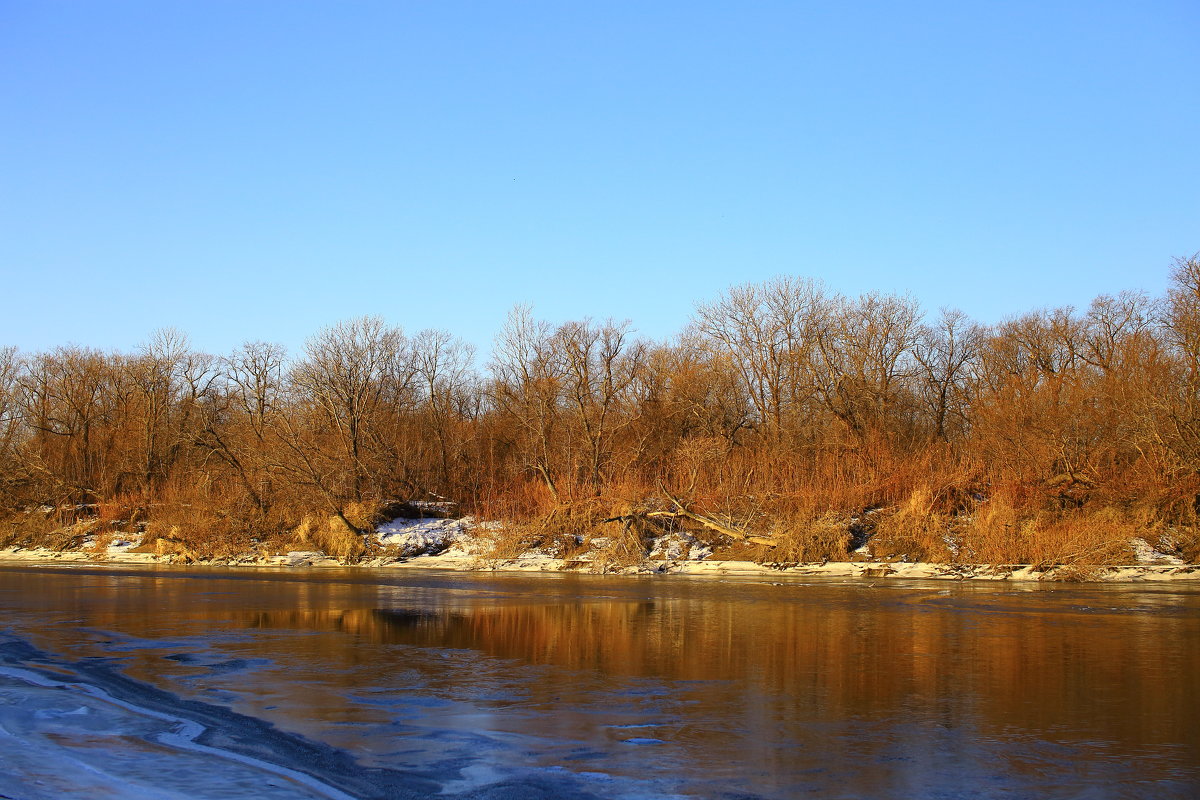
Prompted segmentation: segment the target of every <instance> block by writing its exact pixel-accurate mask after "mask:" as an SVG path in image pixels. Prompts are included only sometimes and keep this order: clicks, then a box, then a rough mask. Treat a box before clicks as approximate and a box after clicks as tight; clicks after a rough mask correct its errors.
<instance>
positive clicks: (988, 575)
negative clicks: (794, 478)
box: [0, 548, 1200, 583]
mask: <svg viewBox="0 0 1200 800" xmlns="http://www.w3.org/2000/svg"><path fill="white" fill-rule="evenodd" d="M3 563H8V564H28V565H38V564H45V565H59V564H96V565H98V564H110V565H153V564H196V565H201V566H218V567H275V568H279V569H308V568H323V567H347V566H351V567H367V568H372V569H397V570H403V569H434V570H446V571H450V572H523V573H529V572H585V573H587V572H596V570H595V569H593V567H592V565H591V564H590V563H588V562H586V561H581V560H579V559H564V558H554V557H551V556H547V555H544V554H541V553H536V552H533V553H525V554H522V555H519V556H517V557H515V558H505V559H497V558H485V557H482V556H480V555H478V554H472V553H468V552H464V551H463V550H450V551H447V552H442V553H437V554H421V555H415V556H411V557H398V558H397V557H394V556H379V557H375V558H368V559H363V560H361V561H358V562H356V563H354V564H347V563H345V562H343V561H339V560H337V559H334V558H331V557H329V556H328V555H326V554H325V553H322V552H319V551H292V552H289V553H285V554H280V555H255V554H246V555H243V556H239V557H234V558H222V559H202V560H185V559H181V558H180V557H179V556H178V555H175V554H168V555H158V554H155V553H147V552H133V551H131V549H129V548H118V549H115V551H114V552H101V553H97V552H94V551H92V552H88V551H84V550H63V551H54V550H49V549H46V548H8V549H4V550H0V564H3ZM605 573H606V574H618V575H688V576H696V577H716V578H720V577H726V576H760V577H767V576H789V577H800V576H803V577H811V578H831V579H850V578H854V579H862V580H869V581H877V580H905V579H909V580H953V581H964V580H971V581H1061V582H1103V583H1119V582H1169V581H1200V566H1197V565H1190V564H1163V563H1158V564H1129V565H1120V566H1086V565H1053V566H1047V567H1038V566H1035V565H1029V564H1000V565H992V564H931V563H928V562H884V561H830V562H825V563H817V562H814V563H809V564H787V565H782V564H759V563H756V562H753V561H741V560H725V559H711V558H710V559H705V560H660V561H653V560H646V561H642V562H640V563H637V564H632V565H628V566H622V567H616V566H614V567H610V568H608V569H606V570H605Z"/></svg>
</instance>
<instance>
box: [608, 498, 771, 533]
mask: <svg viewBox="0 0 1200 800" xmlns="http://www.w3.org/2000/svg"><path fill="white" fill-rule="evenodd" d="M658 488H659V490H660V491H662V493H663V495H665V496H666V498H667V499H668V500H670V501H671V505H673V506H675V510H674V511H646V512H635V513H632V514H623V515H621V516H617V517H609V518H608V519H606V520H602V521H603V522H621V523H623V524H624V526H625V528H626V529H628V528H629V527H630V526H631V525H632V524H633V523H634V522H648V521H652V520H655V519H680V518H683V519H687V520H691V521H692V522H695V523H696V524H698V525H702V526H704V527H705V528H708V529H709V530H711V531H716V532H717V533H720V534H723V535H725V536H728V537H729V538H731V539H734V540H736V541H739V542H750V543H751V544H762V545H766V546H767V547H774V546H775V545H776V544H778V542H776V541H775V540H774V539H771V538H769V537H766V536H758V535H756V534H752V533H747V532H746V531H744V530H741V529H740V528H735V527H733V526H732V525H729V524H727V523H724V522H721V521H720V520H718V519H715V518H713V517H710V516H708V515H706V514H698V513H696V512H695V511H690V510H688V508H687V506H685V505H684V504H683V502H682V501H680V499H679V498H678V497H676V496H675V495H673V494H671V493H670V492H669V491H667V488H666V487H665V486H663V485H662V484H659V487H658Z"/></svg>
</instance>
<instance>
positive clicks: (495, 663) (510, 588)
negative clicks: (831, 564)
mask: <svg viewBox="0 0 1200 800" xmlns="http://www.w3.org/2000/svg"><path fill="white" fill-rule="evenodd" d="M0 592H2V597H3V600H4V603H5V608H6V609H9V611H10V617H11V620H12V622H13V624H14V626H17V627H25V628H27V629H28V631H29V632H30V633H31V635H32V636H33V637H35V638H37V639H38V640H39V644H41V645H42V646H43V647H46V648H47V649H50V650H56V651H59V652H70V653H72V654H73V655H74V656H75V657H78V656H80V655H103V656H107V657H113V656H117V657H120V658H123V659H126V660H125V662H124V669H125V671H126V672H127V673H128V674H130V675H131V676H133V677H137V678H139V679H142V680H147V681H152V682H156V683H159V684H160V685H164V686H166V687H168V688H171V690H172V691H178V692H180V693H183V694H189V693H190V694H192V695H193V696H201V695H204V696H207V697H208V698H209V699H216V700H217V701H219V702H223V703H226V704H229V705H231V706H233V707H234V708H235V710H238V711H241V712H243V713H251V714H254V715H256V716H261V717H264V718H267V719H269V720H271V721H274V722H276V723H277V724H279V725H280V726H281V727H285V728H288V729H291V730H295V731H297V732H301V733H304V734H305V735H308V736H312V737H314V738H319V739H322V740H324V741H327V742H330V743H332V744H335V745H337V746H340V747H346V748H348V749H351V750H353V751H354V752H355V753H356V754H357V755H358V756H359V757H360V758H362V759H363V760H364V761H365V762H368V763H375V764H385V765H386V764H396V763H397V762H399V761H405V762H407V763H406V764H405V765H406V766H408V765H411V763H412V762H419V761H420V760H422V759H424V760H427V761H428V760H432V761H438V760H439V759H440V760H441V761H443V762H446V763H449V762H451V761H453V762H454V763H456V764H457V763H460V762H463V763H465V761H466V760H469V759H470V758H477V757H497V758H499V757H503V758H506V759H516V760H517V761H520V762H522V763H525V764H527V765H535V766H541V767H547V766H566V767H568V768H570V769H572V770H575V771H577V772H578V771H588V770H591V771H601V772H605V773H608V774H622V775H629V776H636V775H638V774H641V773H643V772H646V773H656V772H657V773H661V772H664V771H666V772H669V773H670V774H671V776H672V777H671V783H670V787H669V788H671V789H672V790H676V791H681V792H689V793H695V794H699V795H702V796H720V794H721V792H732V791H735V790H738V791H747V790H752V794H753V795H757V796H764V797H790V796H795V795H797V794H800V793H802V792H809V791H816V792H819V793H820V792H825V793H829V792H833V793H834V796H849V797H854V796H863V797H872V796H922V795H931V796H932V795H934V794H936V793H938V792H946V791H958V792H963V793H967V794H971V795H973V796H983V797H987V796H1013V794H1016V795H1017V796H1023V794H1024V793H1029V794H1036V795H1040V796H1056V795H1057V796H1075V795H1076V793H1077V792H1078V790H1079V788H1080V787H1090V788H1089V789H1088V792H1087V793H1088V794H1089V796H1092V795H1094V796H1135V797H1171V796H1179V797H1185V796H1192V795H1193V794H1194V793H1195V791H1196V790H1197V788H1200V782H1198V771H1197V765H1198V764H1200V731H1198V728H1197V725H1196V723H1195V720H1196V719H1198V718H1200V693H1197V692H1196V691H1195V690H1194V675H1195V671H1196V668H1197V666H1200V596H1198V595H1197V593H1196V592H1195V591H1194V590H1188V589H1154V590H1143V591H1129V590H1120V589H1114V588H1112V587H1097V588H1078V589H1060V590H1054V591H1033V592H1030V591H1019V590H1017V589H1015V588H1010V587H1002V588H996V587H991V586H989V587H973V586H961V587H960V586H955V587H952V588H949V589H948V588H946V586H945V585H944V584H936V585H930V586H921V585H916V584H888V585H885V586H880V587H874V588H869V587H867V586H864V585H862V584H849V585H830V584H823V585H815V586H814V585H800V584H787V583H784V584H783V585H770V584H762V583H742V584H736V583H735V584H723V585H719V584H715V583H712V582H707V583H705V582H700V581H684V580H679V581H671V580H668V581H663V580H657V581H654V580H651V581H647V580H612V579H595V580H592V579H587V578H586V577H582V576H581V577H579V578H567V579H562V578H559V577H557V576H556V577H553V578H549V577H545V576H537V577H534V578H524V577H512V578H502V577H472V576H465V577H453V578H447V577H444V576H421V575H414V574H408V575H401V576H396V575H394V574H388V575H386V576H384V575H378V576H365V575H364V574H363V573H354V574H350V573H345V574H342V573H328V574H326V575H325V576H324V577H323V578H320V579H315V580H295V579H292V578H287V579H285V578H281V577H279V576H278V574H257V575H256V574H250V573H243V574H241V575H239V576H231V575H222V574H204V573H168V574H156V575H144V574H88V573H86V572H77V573H76V574H64V573H53V572H21V571H3V572H0ZM35 622H36V624H35ZM80 631H87V632H90V633H88V634H87V635H86V636H84V637H82V640H81V637H80ZM639 742H641V743H643V744H638V743H639ZM657 742H661V744H657ZM489 753H490V754H491V755H490V756H489V755H488V754H489ZM602 794H603V792H602ZM613 796H615V795H613Z"/></svg>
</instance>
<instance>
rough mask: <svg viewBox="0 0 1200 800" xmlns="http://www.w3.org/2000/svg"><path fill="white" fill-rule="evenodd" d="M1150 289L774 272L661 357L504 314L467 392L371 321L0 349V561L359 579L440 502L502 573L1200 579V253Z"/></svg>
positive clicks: (618, 331)
mask: <svg viewBox="0 0 1200 800" xmlns="http://www.w3.org/2000/svg"><path fill="white" fill-rule="evenodd" d="M1171 277H1172V283H1171V289H1170V291H1169V292H1168V293H1167V295H1166V296H1165V297H1163V298H1159V299H1154V298H1150V297H1147V296H1145V295H1143V294H1140V293H1136V292H1126V293H1122V294H1120V295H1117V296H1103V297H1100V298H1097V299H1096V300H1095V301H1094V302H1093V303H1092V304H1091V306H1089V307H1088V308H1087V309H1086V310H1083V311H1076V310H1074V309H1071V308H1055V309H1043V310H1038V311H1033V312H1030V313H1026V314H1024V315H1021V316H1016V317H1012V318H1010V319H1008V320H1006V321H1005V322H1003V323H1001V324H999V325H995V326H983V325H979V324H976V323H973V322H971V321H970V320H968V319H967V318H966V317H965V316H964V315H963V314H961V313H959V312H955V311H944V312H942V313H941V314H940V315H938V316H937V317H936V318H935V319H933V320H932V321H926V320H925V319H924V316H923V314H922V312H921V310H920V308H919V307H918V305H917V303H916V302H915V301H914V300H912V299H911V298H908V297H897V296H888V295H878V294H867V295H864V296H862V297H859V298H847V297H842V296H840V295H837V294H834V293H831V292H829V291H827V290H826V289H824V288H823V287H822V286H821V285H820V284H818V283H816V282H813V281H808V280H802V279H795V278H779V279H776V280H773V281H769V282H766V283H762V284H751V285H746V286H741V287H737V288H733V289H730V290H729V291H727V292H725V293H724V294H722V295H721V296H720V297H718V298H717V299H716V300H714V301H713V302H710V303H705V304H702V305H700V306H699V307H698V309H697V312H696V315H695V319H694V320H693V322H692V324H691V325H690V326H689V327H688V328H687V329H686V330H685V331H684V332H683V333H682V334H681V335H680V336H679V337H678V338H677V339H675V340H674V341H671V342H649V341H644V340H641V339H637V338H635V337H634V336H633V333H632V331H631V329H630V327H629V325H628V323H617V322H612V321H606V322H597V321H594V320H590V319H585V320H581V321H573V322H567V323H563V324H561V325H553V324H550V323H547V322H543V321H538V320H536V319H535V318H534V317H533V315H532V314H531V312H530V311H529V310H528V309H526V308H518V309H516V310H515V311H514V312H513V314H512V315H511V316H510V318H509V320H508V322H507V324H506V325H505V327H504V329H503V330H502V331H501V333H500V335H499V336H498V337H497V340H496V347H495V350H494V352H493V354H492V358H491V362H490V364H489V366H488V370H487V372H486V373H481V372H477V371H476V370H475V368H474V367H473V354H472V352H471V351H470V348H469V347H468V346H466V345H465V344H463V343H462V342H460V341H458V340H456V339H455V338H454V337H452V336H451V335H450V334H447V333H445V332H441V331H424V332H421V333H418V334H417V335H415V336H412V337H408V336H405V335H404V334H403V333H402V331H401V330H400V329H398V328H393V327H389V326H388V325H387V324H385V323H384V322H383V321H382V320H379V319H375V318H363V319H358V320H354V321H350V322H346V323H342V324H339V325H336V326H334V327H332V328H328V329H326V330H323V331H320V332H319V333H317V334H316V335H315V336H314V337H313V338H312V339H311V340H310V341H309V342H308V344H307V346H306V347H305V349H304V352H303V353H301V354H300V355H299V357H298V358H296V359H294V360H289V359H288V357H287V356H286V354H285V353H284V351H283V349H282V348H281V347H279V346H277V345H271V344H263V343H248V344H246V345H244V346H243V347H242V348H240V349H239V350H238V351H237V352H235V353H232V354H230V355H229V356H226V357H223V358H217V357H213V356H208V355H204V354H201V353H197V352H195V351H194V350H193V349H192V348H190V347H189V345H188V343H187V341H186V339H185V338H184V337H183V336H182V335H181V334H179V333H177V332H174V331H164V332H160V333H159V334H156V335H155V336H154V337H153V338H152V339H151V341H150V342H149V343H148V344H147V345H145V346H144V347H142V348H141V349H139V350H138V351H136V352H133V353H128V354H124V353H106V352H100V351H96V350H90V349H87V348H81V347H60V348H57V349H54V350H51V351H49V352H45V353H37V354H30V355H21V354H19V353H17V352H16V351H15V350H14V349H13V348H4V349H0V511H3V514H4V515H5V521H4V522H3V526H2V527H0V538H2V539H3V542H0V543H2V544H7V545H10V546H11V545H16V544H22V543H26V544H28V543H33V542H35V541H37V542H42V543H48V544H52V545H54V546H60V547H70V546H79V542H81V541H82V536H83V535H85V534H86V533H91V534H93V535H96V536H98V535H100V534H105V533H107V532H121V531H126V532H131V531H135V530H136V531H139V532H143V533H144V535H145V540H146V544H145V545H144V546H145V547H153V548H158V549H160V550H165V551H167V552H178V553H180V554H185V555H187V557H197V558H201V557H213V556H218V555H223V554H234V553H239V552H252V551H255V550H258V551H276V552H277V551H281V550H286V549H304V548H308V549H321V550H324V551H326V552H328V553H330V554H332V555H335V556H336V557H338V558H342V559H346V560H354V559H358V558H362V557H364V556H366V555H368V554H369V553H370V552H371V545H370V543H369V539H367V538H364V535H363V534H364V533H365V532H366V531H368V530H369V529H370V527H371V526H372V525H373V524H376V523H377V522H378V521H379V520H378V515H377V514H376V512H375V511H374V509H379V508H381V507H382V506H383V505H384V504H386V503H388V502H392V501H427V500H441V499H445V498H449V499H452V500H454V501H456V502H457V503H459V504H460V506H461V507H462V508H463V509H464V510H465V511H469V512H473V513H476V514H478V515H480V516H482V517H485V518H493V519H503V520H506V521H508V522H509V523H510V524H509V527H508V529H507V531H508V533H506V534H504V535H503V536H501V535H497V536H496V541H495V542H494V547H493V550H494V553H493V554H492V557H495V558H503V557H506V554H507V553H510V552H513V553H515V552H516V551H517V550H519V549H522V548H528V547H540V548H542V549H544V550H547V551H552V552H555V553H556V554H564V555H567V556H568V557H569V556H570V555H571V554H572V553H573V552H575V550H574V548H577V547H579V546H580V544H581V543H582V542H584V541H585V540H590V539H591V538H595V537H601V538H602V539H604V540H607V541H608V542H609V546H608V547H607V548H605V549H604V553H605V554H606V555H604V558H607V559H609V560H610V562H611V563H614V564H619V563H623V562H625V561H627V560H631V559H636V558H640V557H641V556H643V555H644V554H645V546H646V543H647V542H648V541H649V539H651V538H653V536H654V535H657V534H658V533H661V532H663V531H667V530H676V529H680V528H684V529H689V530H692V531H694V532H696V533H697V534H698V535H702V536H703V537H704V538H705V539H706V540H707V541H710V542H711V543H713V544H714V545H716V546H718V547H722V546H724V547H725V548H726V549H727V550H728V551H730V552H732V550H734V549H736V550H738V551H739V552H744V553H749V554H752V555H754V557H756V558H759V559H760V560H763V561H769V562H775V563H789V562H795V561H812V560H830V559H848V558H851V557H852V551H853V550H854V549H855V548H858V547H859V546H860V545H862V544H863V543H864V542H866V543H868V545H869V547H870V548H871V552H872V553H873V555H874V556H875V557H881V558H892V559H901V558H904V559H909V560H915V559H923V560H931V561H941V562H947V563H965V562H986V563H1032V564H1041V565H1064V566H1078V567H1080V568H1083V567H1085V566H1089V565H1099V564H1109V563H1116V562H1120V561H1127V560H1129V559H1130V558H1131V557H1132V556H1131V553H1130V551H1129V542H1130V539H1133V538H1135V537H1136V538H1143V539H1145V540H1146V541H1148V542H1149V543H1150V544H1151V545H1153V546H1155V547H1157V548H1158V549H1160V550H1163V551H1165V552H1174V553H1176V554H1178V555H1181V556H1184V557H1186V558H1187V559H1190V560H1193V561H1194V560H1195V559H1196V558H1197V555H1198V552H1197V551H1198V550H1200V545H1197V542H1198V541H1200V537H1198V536H1197V533H1196V517H1197V509H1198V507H1200V259H1198V258H1196V257H1193V258H1191V259H1180V260H1178V261H1177V262H1176V264H1175V266H1174V269H1173V270H1172V276H1171ZM85 520H87V521H88V522H87V526H84V527H88V526H90V527H88V531H83V528H82V527H81V522H83V521H85ZM93 528H94V529H95V530H92V529H93ZM93 541H95V540H93Z"/></svg>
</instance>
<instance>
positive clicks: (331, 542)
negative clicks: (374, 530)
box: [292, 509, 372, 563]
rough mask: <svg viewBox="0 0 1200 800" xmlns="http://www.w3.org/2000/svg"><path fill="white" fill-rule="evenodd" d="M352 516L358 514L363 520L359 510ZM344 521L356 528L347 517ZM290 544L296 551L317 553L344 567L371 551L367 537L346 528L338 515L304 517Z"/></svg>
mask: <svg viewBox="0 0 1200 800" xmlns="http://www.w3.org/2000/svg"><path fill="white" fill-rule="evenodd" d="M355 512H356V514H359V516H357V519H358V520H362V519H364V518H365V517H364V516H362V515H361V514H360V513H359V512H361V509H355ZM346 517H347V519H350V520H351V523H352V524H355V525H357V522H356V521H355V519H354V518H352V517H351V516H350V514H349V513H346ZM292 540H293V543H294V545H295V549H298V550H319V551H321V552H322V553H325V554H326V555H327V556H329V557H331V558H336V559H337V560H338V561H342V562H345V563H353V562H356V561H360V560H362V558H363V557H364V556H366V555H367V554H368V553H369V552H371V550H372V548H371V546H370V544H369V542H368V537H366V536H364V535H363V534H361V533H359V532H358V531H356V530H354V529H353V528H351V527H349V526H347V525H346V523H345V522H343V521H342V519H341V518H340V517H338V516H337V515H331V516H328V517H318V516H316V515H313V514H306V515H305V516H304V518H303V519H301V520H300V524H298V525H297V526H296V527H295V528H293V529H292Z"/></svg>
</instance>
